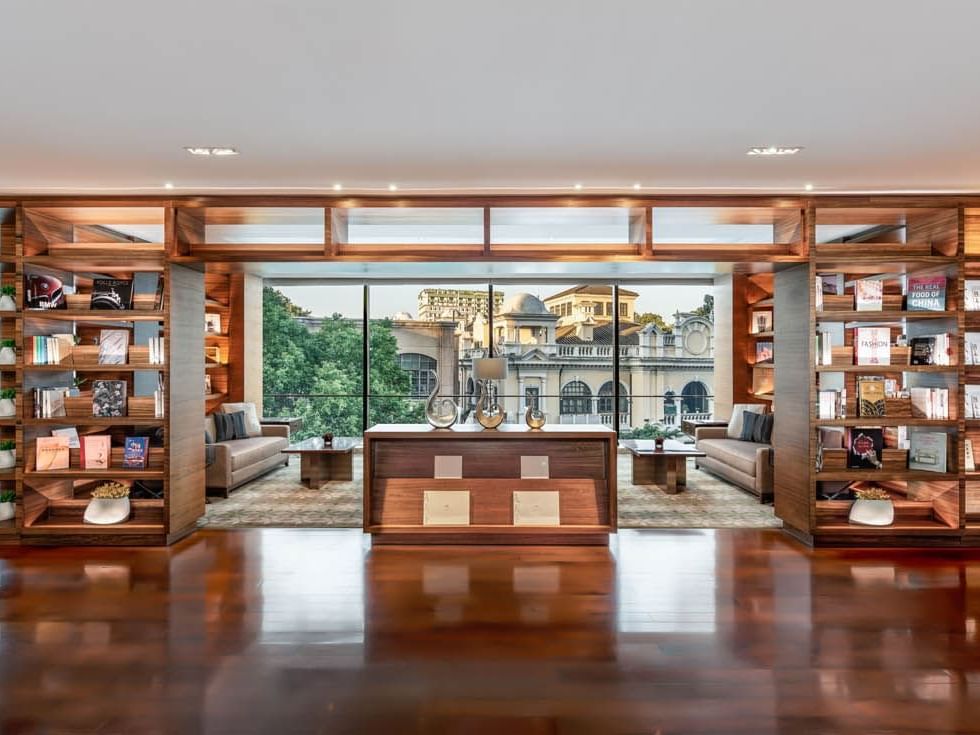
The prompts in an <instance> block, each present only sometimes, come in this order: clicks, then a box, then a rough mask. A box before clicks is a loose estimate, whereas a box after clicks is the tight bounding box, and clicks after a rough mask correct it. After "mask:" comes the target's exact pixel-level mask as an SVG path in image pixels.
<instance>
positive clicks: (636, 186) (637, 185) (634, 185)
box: [633, 182, 643, 191]
mask: <svg viewBox="0 0 980 735" xmlns="http://www.w3.org/2000/svg"><path fill="white" fill-rule="evenodd" d="M633 188H634V189H636V190H637V191H639V190H640V189H641V188H643V187H641V186H640V182H636V183H635V184H633Z"/></svg>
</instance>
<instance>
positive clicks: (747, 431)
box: [738, 411, 763, 442]
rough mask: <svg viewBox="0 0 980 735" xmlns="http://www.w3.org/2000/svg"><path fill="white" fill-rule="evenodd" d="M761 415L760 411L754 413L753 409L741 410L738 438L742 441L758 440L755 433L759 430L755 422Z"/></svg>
mask: <svg viewBox="0 0 980 735" xmlns="http://www.w3.org/2000/svg"><path fill="white" fill-rule="evenodd" d="M762 416H763V415H762V414H761V413H756V412H755V411H742V433H741V434H739V437H738V438H739V439H741V440H742V441H743V442H754V441H759V440H758V439H757V438H756V434H757V433H758V431H759V430H758V428H757V426H756V424H757V422H758V421H759V420H760V419H761V418H762Z"/></svg>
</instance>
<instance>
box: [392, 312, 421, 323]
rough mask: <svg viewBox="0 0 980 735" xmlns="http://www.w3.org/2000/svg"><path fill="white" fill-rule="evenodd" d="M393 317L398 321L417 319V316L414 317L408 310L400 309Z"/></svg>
mask: <svg viewBox="0 0 980 735" xmlns="http://www.w3.org/2000/svg"><path fill="white" fill-rule="evenodd" d="M391 318H392V319H394V320H395V321H396V322H411V321H414V320H415V317H413V316H412V315H411V314H409V313H408V312H407V311H399V312H398V313H397V314H395V315H394V316H393V317H391Z"/></svg>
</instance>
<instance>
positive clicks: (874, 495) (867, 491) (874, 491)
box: [854, 485, 892, 500]
mask: <svg viewBox="0 0 980 735" xmlns="http://www.w3.org/2000/svg"><path fill="white" fill-rule="evenodd" d="M854 495H855V496H857V499H858V500H891V499H892V496H891V495H889V494H888V491H886V490H885V489H884V488H881V487H878V486H877V485H872V486H871V487H865V488H861V489H860V490H855V491H854Z"/></svg>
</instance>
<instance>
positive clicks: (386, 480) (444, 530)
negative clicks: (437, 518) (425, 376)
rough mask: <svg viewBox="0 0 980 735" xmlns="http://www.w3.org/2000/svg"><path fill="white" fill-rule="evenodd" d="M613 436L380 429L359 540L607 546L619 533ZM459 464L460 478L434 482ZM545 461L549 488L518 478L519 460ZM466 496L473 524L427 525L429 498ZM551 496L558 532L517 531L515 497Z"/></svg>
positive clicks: (588, 431)
mask: <svg viewBox="0 0 980 735" xmlns="http://www.w3.org/2000/svg"><path fill="white" fill-rule="evenodd" d="M616 448H617V447H616V433H615V432H614V431H613V430H612V429H609V428H607V427H605V426H568V425H556V426H546V427H545V428H544V429H541V430H537V431H532V430H531V429H528V428H527V427H526V426H523V425H516V424H514V425H510V424H506V425H504V426H502V427H500V428H499V429H497V430H486V429H483V428H482V427H481V426H474V425H463V426H456V427H453V428H451V429H433V428H431V427H429V426H428V425H425V424H422V425H419V424H381V425H378V426H374V427H372V428H370V429H368V430H367V431H366V432H364V530H365V532H367V533H370V534H372V535H373V540H374V543H382V544H384V543H388V544H516V545H522V544H528V545H530V544H593V545H595V544H603V545H604V544H608V543H609V534H610V533H615V531H616ZM437 456H441V457H458V458H461V460H462V472H461V474H462V477H460V478H456V479H446V478H440V479H436V478H435V458H436V457H437ZM522 456H527V457H536V458H540V457H547V458H548V459H547V463H548V476H547V478H546V479H531V478H524V479H522V477H521V457H522ZM433 490H435V491H439V490H450V491H451V490H455V491H461V490H462V491H466V492H468V493H469V524H460V525H445V526H444V525H426V524H425V523H424V507H423V506H424V497H425V492H426V491H433ZM535 490H543V491H557V492H558V493H559V496H558V499H559V523H558V524H557V525H554V524H553V525H534V526H530V525H515V524H514V510H513V509H514V495H513V494H514V492H515V491H535Z"/></svg>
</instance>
